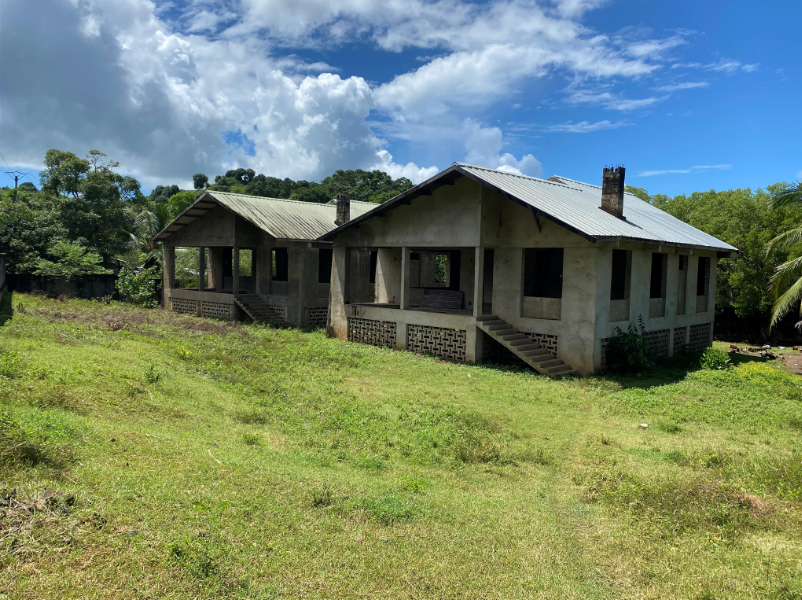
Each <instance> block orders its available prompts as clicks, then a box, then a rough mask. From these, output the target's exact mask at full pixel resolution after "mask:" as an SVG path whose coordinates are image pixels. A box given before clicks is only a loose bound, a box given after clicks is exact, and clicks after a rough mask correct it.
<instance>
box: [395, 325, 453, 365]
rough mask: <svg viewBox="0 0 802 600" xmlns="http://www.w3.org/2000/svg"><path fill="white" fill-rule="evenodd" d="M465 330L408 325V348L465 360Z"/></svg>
mask: <svg viewBox="0 0 802 600" xmlns="http://www.w3.org/2000/svg"><path fill="white" fill-rule="evenodd" d="M465 346H466V340H465V330H464V329H446V328H444V327H429V326H427V325H407V348H408V349H409V350H412V351H413V352H417V353H418V354H431V355H433V356H437V357H439V358H445V359H448V360H463V361H464V360H465Z"/></svg>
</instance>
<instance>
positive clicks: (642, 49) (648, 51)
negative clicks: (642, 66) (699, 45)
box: [624, 35, 688, 58]
mask: <svg viewBox="0 0 802 600" xmlns="http://www.w3.org/2000/svg"><path fill="white" fill-rule="evenodd" d="M687 43H688V42H687V41H686V40H685V38H683V37H682V36H681V35H674V36H671V37H670V38H666V39H663V40H643V41H637V42H632V43H630V44H628V45H627V46H626V47H625V49H624V51H625V52H626V53H627V54H628V55H630V56H634V57H636V58H655V57H657V56H662V55H663V54H665V53H666V52H668V51H669V50H671V49H672V48H676V47H677V46H683V45H685V44H687Z"/></svg>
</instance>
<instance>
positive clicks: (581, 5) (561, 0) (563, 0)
mask: <svg viewBox="0 0 802 600" xmlns="http://www.w3.org/2000/svg"><path fill="white" fill-rule="evenodd" d="M606 2H607V0H554V4H556V7H557V10H558V11H559V12H560V13H561V14H562V15H564V16H566V17H577V16H579V15H581V14H582V13H584V12H587V11H589V10H592V9H594V8H598V7H600V6H601V5H603V4H605V3H606Z"/></svg>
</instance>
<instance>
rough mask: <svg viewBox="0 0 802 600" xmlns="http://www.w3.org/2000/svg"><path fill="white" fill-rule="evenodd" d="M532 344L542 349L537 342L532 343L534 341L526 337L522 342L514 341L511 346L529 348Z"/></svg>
mask: <svg viewBox="0 0 802 600" xmlns="http://www.w3.org/2000/svg"><path fill="white" fill-rule="evenodd" d="M531 344H534V345H535V346H537V347H538V348H540V344H538V343H537V342H535V341H532V339H531V338H530V337H529V336H526V335H525V336H524V338H523V339H522V340H513V341H512V342H510V346H529V345H531Z"/></svg>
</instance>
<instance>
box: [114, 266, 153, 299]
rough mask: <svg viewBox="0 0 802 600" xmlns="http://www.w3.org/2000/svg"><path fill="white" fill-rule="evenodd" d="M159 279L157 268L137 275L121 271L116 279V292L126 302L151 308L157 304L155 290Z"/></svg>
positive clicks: (126, 270)
mask: <svg viewBox="0 0 802 600" xmlns="http://www.w3.org/2000/svg"><path fill="white" fill-rule="evenodd" d="M160 279H161V272H160V270H159V267H150V268H149V269H142V270H140V271H139V272H138V273H134V272H133V271H132V270H130V269H123V270H122V271H120V276H119V277H118V278H117V284H116V287H117V292H119V294H120V297H121V298H122V299H123V300H124V301H126V302H130V303H132V304H138V305H139V306H144V307H147V308H152V307H154V306H156V305H157V304H158V303H159V301H158V298H157V296H156V290H157V287H158V285H159V280H160Z"/></svg>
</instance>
